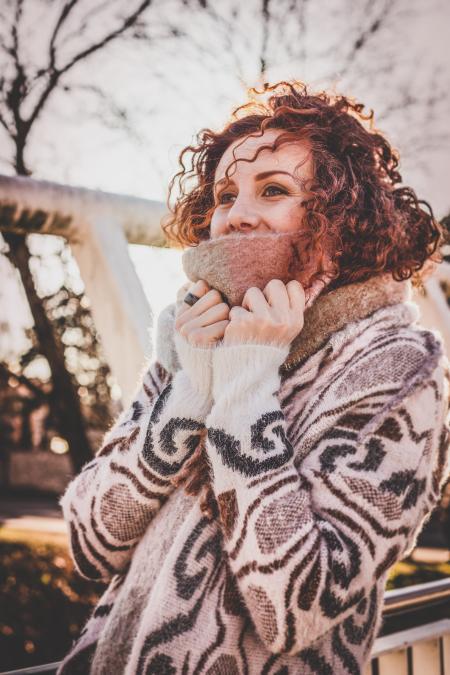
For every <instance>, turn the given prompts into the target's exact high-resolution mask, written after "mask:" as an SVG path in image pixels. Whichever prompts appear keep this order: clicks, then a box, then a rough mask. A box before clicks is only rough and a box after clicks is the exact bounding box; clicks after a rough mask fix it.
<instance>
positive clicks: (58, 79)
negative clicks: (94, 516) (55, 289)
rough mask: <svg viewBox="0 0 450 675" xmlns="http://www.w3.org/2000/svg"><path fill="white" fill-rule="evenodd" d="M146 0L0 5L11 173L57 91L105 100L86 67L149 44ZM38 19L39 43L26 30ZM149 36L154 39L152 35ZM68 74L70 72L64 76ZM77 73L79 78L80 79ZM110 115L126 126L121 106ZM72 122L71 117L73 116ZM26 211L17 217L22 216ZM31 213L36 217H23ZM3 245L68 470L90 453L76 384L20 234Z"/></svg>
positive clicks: (1, 91)
mask: <svg viewBox="0 0 450 675" xmlns="http://www.w3.org/2000/svg"><path fill="white" fill-rule="evenodd" d="M151 5H152V0H136V1H134V2H133V0H131V1H130V2H129V3H123V2H117V0H110V1H109V2H104V1H103V0H96V1H95V2H91V1H90V0H89V2H86V1H85V0H64V1H62V2H58V3H49V2H46V1H45V0H6V2H4V3H3V4H2V7H1V8H0V73H1V75H0V131H2V132H3V138H5V137H6V138H7V141H8V143H9V147H10V148H11V152H10V154H9V155H8V156H7V157H5V156H4V155H3V157H2V159H3V160H5V159H6V160H7V161H9V162H10V164H11V165H12V166H13V167H14V170H15V172H16V174H17V175H20V176H28V175H30V174H31V173H32V166H30V164H29V160H28V158H27V151H28V149H29V147H30V141H31V139H32V137H33V134H35V131H36V129H37V127H38V124H39V121H40V120H41V119H42V118H43V116H44V115H45V113H46V112H47V111H48V109H49V108H50V106H51V104H52V102H53V100H54V99H55V97H56V96H57V95H58V94H62V93H67V92H69V91H74V90H75V89H80V90H82V91H84V92H86V91H90V92H91V93H93V94H94V95H97V96H99V97H100V98H102V100H103V101H105V100H106V102H109V95H108V93H107V92H105V91H103V90H102V88H101V87H98V86H97V85H95V84H92V83H91V71H90V70H89V66H91V65H92V64H93V63H94V62H95V57H96V55H98V54H99V53H101V52H105V51H106V50H108V49H111V48H112V46H113V45H115V44H117V43H119V42H120V41H124V40H135V41H139V40H142V41H145V42H147V43H148V42H149V41H151V37H152V36H151V32H150V30H149V28H148V27H149V25H150V18H151V17H150V15H149V12H150V10H151ZM36 23H38V24H39V35H40V37H39V42H36V38H35V37H33V29H34V28H35V25H36ZM156 37H157V36H156ZM74 74H76V75H77V77H76V78H75V79H73V80H71V79H70V78H71V76H73V75H74ZM80 75H81V76H82V78H81V80H80ZM114 114H115V115H116V117H117V119H118V120H122V123H123V126H126V125H127V119H126V111H124V110H123V109H121V108H120V107H117V106H116V108H115V110H114ZM74 123H75V120H74ZM0 138H1V136H0ZM26 217H27V216H25V218H26ZM28 217H29V218H30V219H31V218H35V217H39V214H32V213H30V214H28ZM0 226H1V229H2V234H3V238H4V240H5V241H6V243H7V245H8V251H7V253H6V255H7V256H8V258H9V260H10V261H11V262H12V264H13V265H14V266H15V267H16V268H17V270H18V271H19V274H20V278H21V280H22V284H23V287H24V289H25V292H26V296H27V299H28V303H29V306H30V309H31V313H32V316H33V320H34V330H35V333H36V336H37V344H38V349H39V352H40V353H41V354H42V355H44V357H45V358H46V360H47V362H48V364H49V367H50V371H51V381H52V396H51V401H52V405H53V408H54V409H53V412H54V413H55V417H56V418H57V419H58V421H59V425H60V433H62V434H63V435H64V436H65V438H66V439H67V441H68V444H69V448H70V452H71V458H72V462H73V465H74V468H75V470H79V469H80V468H81V466H82V465H83V464H84V463H85V462H86V461H87V460H89V459H90V458H91V457H92V449H91V447H90V443H89V439H88V436H87V433H86V424H85V419H84V418H83V412H82V408H81V405H80V400H79V396H78V394H77V383H76V381H75V379H74V377H73V376H72V374H71V373H70V372H69V370H68V368H67V362H66V358H65V350H64V345H63V343H62V341H61V335H60V333H59V332H58V330H56V326H55V324H54V322H53V321H52V319H51V317H50V316H49V312H48V308H47V310H46V306H45V305H46V304H47V305H48V299H47V300H46V303H45V302H44V301H43V300H44V299H43V298H41V297H40V296H39V294H38V292H37V289H36V285H35V283H34V280H33V275H32V273H31V270H30V258H31V255H30V251H29V247H28V245H27V242H26V237H25V236H24V235H21V234H17V233H16V232H12V231H8V224H7V223H5V222H4V223H0Z"/></svg>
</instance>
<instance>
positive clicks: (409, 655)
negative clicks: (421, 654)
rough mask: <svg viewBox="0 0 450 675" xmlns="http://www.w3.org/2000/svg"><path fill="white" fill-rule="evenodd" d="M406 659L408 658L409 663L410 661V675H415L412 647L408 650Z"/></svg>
mask: <svg viewBox="0 0 450 675" xmlns="http://www.w3.org/2000/svg"><path fill="white" fill-rule="evenodd" d="M406 658H407V661H408V675H414V669H413V658H412V647H407V648H406ZM418 675H419V674H418Z"/></svg>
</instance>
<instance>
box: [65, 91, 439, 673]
mask: <svg viewBox="0 0 450 675" xmlns="http://www.w3.org/2000/svg"><path fill="white" fill-rule="evenodd" d="M266 90H268V94H269V96H268V97H267V100H265V99H264V98H263V97H264V96H265V95H266V94H267V91H266V92H263V93H262V94H261V97H262V98H263V102H261V103H259V102H256V103H255V102H251V103H249V104H248V105H247V106H244V107H243V108H240V109H238V110H237V111H236V113H235V116H234V119H233V120H232V121H231V122H229V123H228V124H227V125H226V126H225V128H224V129H223V130H222V131H220V132H217V133H214V132H212V131H210V130H204V131H203V132H201V133H200V134H199V138H198V146H197V147H189V148H186V150H185V151H184V152H183V153H182V156H183V157H184V155H185V154H186V153H191V170H190V171H187V170H185V169H184V168H183V169H182V170H181V171H180V173H179V174H178V175H177V178H178V185H179V188H180V189H179V193H178V196H177V199H176V201H175V203H174V205H173V206H172V217H171V219H170V220H169V221H168V223H166V225H165V229H166V231H167V232H168V237H169V239H171V240H172V241H176V242H177V243H178V245H181V246H187V249H186V251H185V253H184V254H183V259H184V264H185V269H186V270H187V271H188V273H189V279H190V282H189V283H188V284H187V285H186V286H184V287H183V288H182V289H180V292H179V294H178V297H177V302H176V303H173V304H172V305H170V306H169V307H168V308H167V310H166V311H165V312H163V313H162V315H161V317H160V323H159V334H158V342H157V347H158V348H157V358H156V360H155V361H154V362H153V363H152V364H151V365H150V366H149V367H147V369H146V371H145V372H144V374H143V378H142V383H141V384H140V386H139V389H138V390H137V392H136V396H135V398H134V401H133V403H132V405H131V406H130V408H129V409H128V410H126V411H124V412H123V413H122V414H121V416H120V417H119V419H118V420H117V422H116V423H115V425H114V426H113V428H112V429H111V430H110V431H109V432H108V434H107V435H106V437H105V440H104V443H103V445H102V447H101V449H100V450H99V452H98V453H97V455H96V457H95V458H94V459H93V460H92V461H91V462H90V463H88V464H87V465H86V466H85V467H84V468H83V470H82V471H81V473H80V474H79V476H77V477H76V478H75V479H74V480H73V481H72V482H71V484H70V485H69V486H68V488H67V491H66V493H65V495H64V496H63V498H62V500H61V504H62V507H63V510H64V515H65V518H66V520H67V522H68V524H69V526H70V530H71V547H72V553H73V557H74V560H75V563H76V565H77V568H78V570H79V572H80V573H81V574H82V575H83V576H85V577H88V578H91V579H101V580H103V581H105V582H107V583H108V587H107V589H106V591H105V593H104V595H103V597H102V598H101V599H100V601H99V603H98V606H97V607H96V609H95V611H94V612H93V614H92V616H91V617H90V619H89V621H88V623H87V624H86V626H85V628H84V630H83V631H82V634H81V636H80V637H79V639H78V640H77V641H76V643H75V644H74V646H73V648H72V650H71V652H70V654H68V656H67V657H66V659H65V661H64V663H63V665H62V667H61V668H60V670H59V672H60V673H87V672H91V673H102V674H111V673H126V674H127V675H131V674H134V673H147V674H149V673H155V674H156V673H158V674H161V673H164V674H168V673H173V674H175V673H186V674H188V673H208V675H213V674H215V675H218V674H219V673H220V674H224V675H225V674H226V675H231V674H234V675H239V674H241V673H249V674H252V675H253V674H255V675H256V674H257V673H258V674H260V673H266V674H275V673H278V674H281V673H293V674H294V673H295V674H297V673H301V674H305V675H306V674H311V673H320V674H321V675H336V674H341V673H342V674H344V673H345V674H347V673H352V674H356V673H361V672H362V670H363V669H364V667H365V664H366V663H367V661H368V659H369V658H370V650H371V647H372V644H373V640H374V639H375V637H376V634H377V631H378V629H379V627H380V622H381V611H382V606H383V592H384V586H385V581H386V575H387V572H388V570H389V568H390V566H391V565H392V564H393V563H395V562H396V561H397V560H399V559H401V558H402V557H404V556H405V555H406V554H407V553H408V552H409V551H410V550H411V549H412V548H413V546H414V543H415V540H416V537H417V534H418V533H419V531H420V529H421V527H422V525H423V523H424V520H425V519H426V517H427V515H428V514H429V513H430V511H431V509H432V508H433V507H434V505H435V504H436V503H437V501H438V499H439V497H440V492H441V488H442V485H443V481H444V480H445V478H446V476H447V474H448V439H449V426H448V398H449V387H448V380H449V370H448V362H447V360H446V358H445V356H444V353H443V346H442V341H441V339H440V337H439V336H438V335H437V334H436V333H435V332H432V331H428V330H425V329H424V328H423V327H421V326H420V324H419V323H418V318H419V317H418V308H417V306H416V305H415V304H414V303H412V302H411V299H410V298H411V295H410V292H411V278H412V279H413V280H414V281H415V282H416V283H419V282H420V278H421V276H423V274H424V269H426V267H427V265H429V264H432V263H433V261H438V260H439V255H438V253H437V251H438V246H439V244H440V242H441V236H442V233H441V230H440V228H439V225H438V223H437V222H436V221H435V220H434V218H433V214H432V211H431V208H430V207H429V206H428V204H427V203H426V202H423V201H419V200H418V199H417V197H416V195H415V193H414V191H413V190H411V189H410V188H407V187H399V186H398V184H399V183H400V181H401V176H400V174H399V173H398V171H397V163H398V157H397V155H396V153H395V152H394V150H393V149H392V148H391V146H390V145H389V143H388V141H387V140H386V139H385V138H383V136H382V135H381V134H379V133H378V132H377V131H376V130H375V129H374V128H373V126H372V125H371V126H370V127H369V128H366V125H365V122H366V120H367V119H371V118H367V117H364V115H363V113H362V109H363V107H362V106H361V105H360V104H357V103H355V102H353V101H351V100H349V99H347V98H346V97H331V96H329V95H328V94H326V93H325V92H321V93H318V94H310V93H308V91H307V88H306V87H305V86H304V85H302V84H301V83H298V82H297V83H290V84H289V83H280V84H278V85H275V86H274V87H271V88H268V87H266ZM182 166H184V164H183V163H182ZM193 177H194V178H195V182H194V183H193V181H192V178H193ZM174 185H175V180H174V181H173V182H172V185H171V189H173V187H174ZM280 251H283V252H286V251H288V252H289V254H286V255H285V256H284V257H283V256H280V255H279V252H280ZM288 258H289V259H288ZM267 261H268V262H267ZM266 263H267V264H266ZM230 270H231V273H230ZM243 280H244V281H245V283H243ZM224 300H226V302H225V301H224ZM183 486H184V489H183Z"/></svg>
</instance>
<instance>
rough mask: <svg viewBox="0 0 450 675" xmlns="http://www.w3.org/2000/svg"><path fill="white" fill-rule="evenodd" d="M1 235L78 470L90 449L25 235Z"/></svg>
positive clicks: (89, 454) (62, 350)
mask: <svg viewBox="0 0 450 675" xmlns="http://www.w3.org/2000/svg"><path fill="white" fill-rule="evenodd" d="M3 237H4V239H5V241H6V242H7V244H8V246H9V249H10V250H9V253H8V254H7V255H8V257H9V258H10V260H11V262H12V263H13V264H14V266H15V267H16V268H17V269H18V270H19V273H20V276H21V279H22V283H23V286H24V289H25V293H26V296H27V299H28V303H29V305H30V310H31V314H32V316H33V319H34V328H35V331H36V335H37V338H38V343H39V348H40V351H41V353H42V354H43V355H44V356H45V358H46V359H47V361H48V364H49V366H50V371H51V377H52V393H51V397H50V404H51V407H52V410H54V411H55V413H56V417H57V419H58V421H59V424H60V428H61V434H62V435H64V437H65V438H66V440H67V442H68V444H69V449H70V457H71V461H72V466H73V468H74V470H75V471H76V472H78V471H79V470H80V469H81V467H82V466H83V465H84V464H85V463H86V462H88V461H89V460H90V459H92V456H93V452H92V449H91V447H90V443H89V439H88V437H87V434H86V426H85V423H84V419H83V416H82V413H81V406H80V400H79V397H78V394H77V391H76V388H75V385H74V382H73V380H72V378H71V376H70V373H69V372H68V371H67V368H66V364H65V359H64V347H63V345H62V344H61V342H60V340H59V338H58V336H57V334H56V333H55V331H54V330H53V327H52V325H51V322H50V321H49V319H48V317H47V314H46V313H45V310H44V307H43V305H42V301H41V299H40V298H39V296H38V294H37V292H36V288H35V285H34V281H33V277H32V275H31V271H30V266H29V260H30V257H31V256H30V252H29V250H28V246H27V245H26V242H25V235H21V234H15V233H13V232H3Z"/></svg>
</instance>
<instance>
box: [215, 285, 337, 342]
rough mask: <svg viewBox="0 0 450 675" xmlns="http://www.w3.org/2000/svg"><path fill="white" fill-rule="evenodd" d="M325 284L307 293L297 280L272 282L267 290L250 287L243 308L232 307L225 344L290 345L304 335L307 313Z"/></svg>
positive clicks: (243, 301)
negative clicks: (301, 333)
mask: <svg viewBox="0 0 450 675" xmlns="http://www.w3.org/2000/svg"><path fill="white" fill-rule="evenodd" d="M324 285H325V283H324V281H322V280H318V281H316V282H315V283H314V284H312V286H310V288H308V289H307V290H306V291H305V289H304V288H303V286H302V285H301V284H300V283H299V282H298V281H295V280H292V281H288V283H287V284H284V283H283V282H282V281H281V280H280V279H272V280H271V281H269V283H268V284H266V286H265V288H264V290H263V291H261V290H260V289H259V288H256V287H251V288H249V289H248V290H247V291H246V293H245V295H244V298H243V300H242V306H241V307H232V308H231V310H230V312H229V317H230V320H231V321H230V323H229V325H228V326H227V327H226V329H225V334H224V339H223V344H228V345H229V344H240V343H245V342H257V343H260V344H278V345H280V346H286V345H289V344H290V343H291V342H292V340H293V339H294V338H295V337H296V336H297V335H298V334H299V333H300V331H301V330H302V328H303V323H304V316H303V315H304V311H305V309H307V308H308V307H309V306H310V305H311V304H312V303H313V302H314V300H315V299H316V297H317V296H318V295H319V293H320V291H321V290H322V288H323V287H324Z"/></svg>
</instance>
